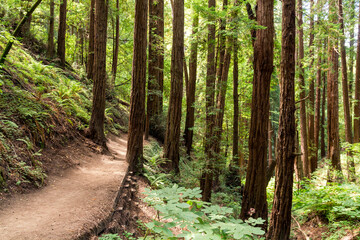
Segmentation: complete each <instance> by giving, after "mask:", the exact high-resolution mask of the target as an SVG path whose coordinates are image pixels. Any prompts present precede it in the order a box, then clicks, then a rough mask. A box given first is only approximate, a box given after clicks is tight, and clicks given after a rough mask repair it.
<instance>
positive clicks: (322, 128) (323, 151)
mask: <svg viewBox="0 0 360 240" xmlns="http://www.w3.org/2000/svg"><path fill="white" fill-rule="evenodd" d="M325 49H326V41H325V44H324V53H325ZM323 61H324V63H325V62H326V58H325V57H324V59H323ZM321 78H322V82H323V88H322V90H323V91H322V102H321V124H320V156H321V158H324V157H326V146H325V108H326V89H327V84H326V72H325V71H323V72H322V76H321Z"/></svg>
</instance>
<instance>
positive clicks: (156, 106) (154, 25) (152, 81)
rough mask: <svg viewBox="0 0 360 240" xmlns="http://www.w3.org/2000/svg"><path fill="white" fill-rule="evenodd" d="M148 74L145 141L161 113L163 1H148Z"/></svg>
mask: <svg viewBox="0 0 360 240" xmlns="http://www.w3.org/2000/svg"><path fill="white" fill-rule="evenodd" d="M149 14H150V16H149V59H148V65H149V74H148V78H149V79H148V95H147V114H146V123H145V139H148V137H149V133H150V125H152V124H153V117H154V116H156V115H158V114H161V113H162V94H163V81H164V0H150V1H149Z"/></svg>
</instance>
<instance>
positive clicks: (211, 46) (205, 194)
mask: <svg viewBox="0 0 360 240" xmlns="http://www.w3.org/2000/svg"><path fill="white" fill-rule="evenodd" d="M215 4H216V1H215V0H209V1H208V8H209V9H210V10H212V11H215ZM208 21H209V22H210V23H212V24H210V23H209V24H208V41H207V44H208V49H207V51H208V52H207V64H206V93H205V97H206V109H205V111H206V130H205V139H204V142H205V155H206V166H205V171H204V172H203V174H202V177H201V180H200V188H201V190H202V200H203V201H210V198H211V188H212V179H213V172H212V171H213V158H214V156H213V149H212V144H211V143H212V140H213V139H212V136H213V127H214V120H215V119H214V96H215V91H214V89H215V79H216V66H215V18H214V16H213V15H212V14H209V16H208Z"/></svg>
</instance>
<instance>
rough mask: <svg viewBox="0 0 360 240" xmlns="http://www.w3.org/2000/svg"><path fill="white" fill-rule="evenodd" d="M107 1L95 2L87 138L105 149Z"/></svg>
mask: <svg viewBox="0 0 360 240" xmlns="http://www.w3.org/2000/svg"><path fill="white" fill-rule="evenodd" d="M107 10H108V5H107V1H103V0H96V8H95V18H96V22H95V49H94V68H95V69H96V71H95V72H94V86H93V106H92V113H91V119H90V124H89V136H90V138H91V139H93V141H94V142H96V143H97V144H99V145H102V146H104V147H106V138H105V134H104V120H105V89H106V39H107Z"/></svg>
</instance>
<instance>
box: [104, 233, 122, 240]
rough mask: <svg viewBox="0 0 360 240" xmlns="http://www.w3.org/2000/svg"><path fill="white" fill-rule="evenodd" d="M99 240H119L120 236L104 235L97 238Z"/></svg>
mask: <svg viewBox="0 0 360 240" xmlns="http://www.w3.org/2000/svg"><path fill="white" fill-rule="evenodd" d="M99 240H121V238H120V236H119V235H118V234H111V233H109V234H104V235H102V236H101V237H99Z"/></svg>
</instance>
